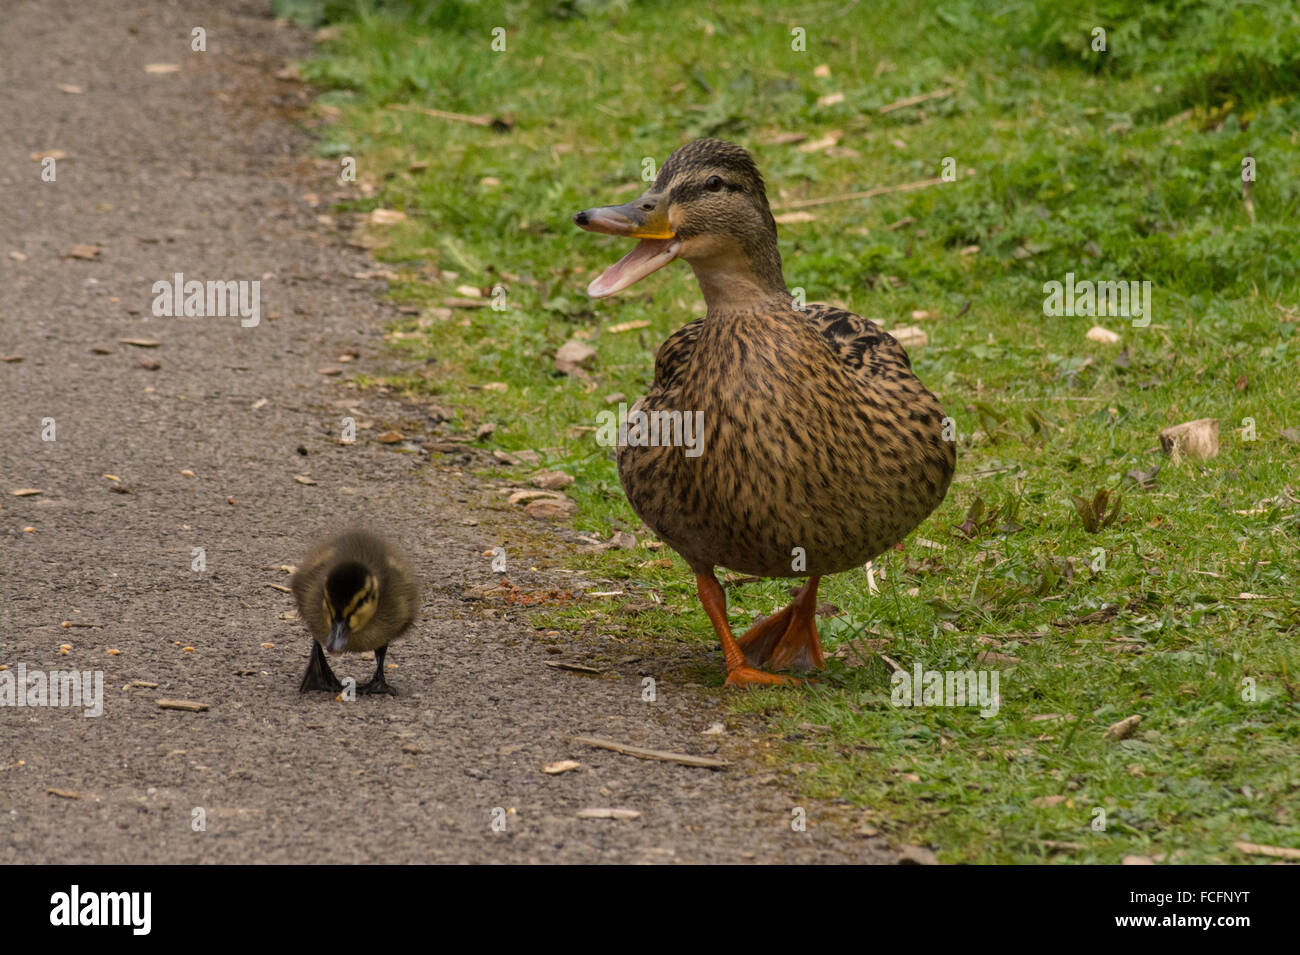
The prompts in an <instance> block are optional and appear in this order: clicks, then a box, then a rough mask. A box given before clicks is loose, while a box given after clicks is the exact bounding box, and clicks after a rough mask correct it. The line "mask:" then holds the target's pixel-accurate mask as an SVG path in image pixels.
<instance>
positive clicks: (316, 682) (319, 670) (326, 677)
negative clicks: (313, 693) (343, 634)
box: [298, 640, 343, 693]
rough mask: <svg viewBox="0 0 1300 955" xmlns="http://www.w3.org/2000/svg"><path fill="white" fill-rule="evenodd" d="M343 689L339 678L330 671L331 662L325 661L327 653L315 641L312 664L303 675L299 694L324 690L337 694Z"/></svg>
mask: <svg viewBox="0 0 1300 955" xmlns="http://www.w3.org/2000/svg"><path fill="white" fill-rule="evenodd" d="M341 689H343V684H342V683H340V682H339V678H338V677H336V676H335V675H334V671H333V670H331V669H330V665H329V661H328V660H326V659H325V651H324V650H322V649H321V645H320V644H319V643H317V642H316V641H315V640H313V641H312V642H311V662H310V663H308V664H307V672H306V673H304V674H303V675H302V683H301V685H299V687H298V692H299V693H306V692H307V691H308V690H324V691H325V692H327V693H337V692H339V691H340V690H341Z"/></svg>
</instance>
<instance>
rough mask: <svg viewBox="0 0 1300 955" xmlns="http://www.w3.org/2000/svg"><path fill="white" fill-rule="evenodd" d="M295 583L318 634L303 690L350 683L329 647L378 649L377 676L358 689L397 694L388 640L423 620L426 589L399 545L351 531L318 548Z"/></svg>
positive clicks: (307, 619) (353, 650)
mask: <svg viewBox="0 0 1300 955" xmlns="http://www.w3.org/2000/svg"><path fill="white" fill-rule="evenodd" d="M289 583H290V588H291V589H292V590H293V596H294V599H295V600H296V601H297V602H298V613H299V614H300V615H301V616H302V619H303V620H304V621H305V622H306V624H307V629H308V630H310V631H311V634H312V636H313V637H314V638H315V640H314V641H313V643H312V648H311V662H310V663H309V664H308V665H307V672H306V673H305V674H303V678H302V684H301V685H300V686H299V687H298V692H300V693H306V692H307V691H308V690H327V691H329V692H332V693H337V692H338V691H339V690H341V689H343V684H342V683H340V682H339V680H338V678H337V677H336V676H335V675H334V671H333V670H331V669H330V665H329V662H328V661H327V660H326V659H325V653H324V651H325V650H328V651H329V652H330V653H331V654H334V655H338V654H340V653H344V652H348V653H358V652H360V651H363V650H374V651H375V675H374V677H373V678H372V679H371V680H370V682H369V683H365V684H363V685H361V686H359V687H357V689H358V690H359V691H360V692H362V693H388V694H391V695H393V696H396V695H397V691H396V690H394V689H393V688H392V687H391V686H389V684H388V682H387V681H386V680H385V679H384V657H385V656H386V655H387V653H388V644H389V643H391V642H392V641H393V640H396V639H397V638H398V637H400V636H401V635H402V634H403V633H404V632H405V631H406V629H407V628H408V627H410V625H411V623H412V622H413V621H414V620H415V614H416V612H417V611H418V610H419V607H420V591H419V585H418V583H417V581H416V579H415V575H414V574H413V573H412V572H411V568H410V565H409V564H408V563H407V562H406V560H405V559H404V558H403V557H401V556H400V555H399V554H398V553H397V551H396V550H395V549H394V548H393V546H392V545H391V544H389V543H388V542H387V541H385V540H383V539H382V538H380V537H377V536H375V535H374V534H371V533H369V532H368V531H362V530H351V531H347V532H345V533H343V534H340V535H339V536H337V537H334V538H332V539H331V540H328V541H324V542H322V543H319V544H317V545H316V546H315V547H313V548H312V550H311V552H310V553H309V554H308V555H307V558H306V560H304V561H303V563H302V566H301V567H299V568H298V570H297V572H296V573H295V574H294V575H293V579H292V580H291V581H290V582H289Z"/></svg>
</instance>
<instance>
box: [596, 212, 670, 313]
mask: <svg viewBox="0 0 1300 955" xmlns="http://www.w3.org/2000/svg"><path fill="white" fill-rule="evenodd" d="M573 221H574V223H575V224H577V225H578V226H579V227H580V228H583V229H586V230H587V231H588V232H604V233H606V234H607V235H625V236H628V237H629V238H633V239H640V240H641V241H640V242H638V243H637V245H636V248H634V249H633V250H632V251H631V252H629V253H628V254H627V255H625V256H623V258H621V259H619V260H618V261H617V262H615V263H614V264H613V265H611V266H610V267H609V268H607V269H606V270H605V271H604V272H602V273H601V274H600V275H599V276H597V278H596V279H595V281H593V282H592V283H591V284H590V285H588V286H587V294H588V295H590V296H591V297H592V298H605V297H606V296H607V295H613V294H614V293H615V292H621V291H622V290H623V289H625V288H627V287H628V286H629V285H631V284H632V283H633V282H639V281H641V279H643V278H645V277H646V276H647V275H649V274H650V273H651V272H655V271H657V270H659V269H662V268H663V267H664V266H665V265H667V264H668V263H669V262H671V261H672V260H673V259H675V258H677V253H678V250H679V249H680V247H681V243H680V242H679V241H678V240H677V236H676V234H674V232H673V229H672V226H671V225H670V224H669V222H668V197H667V196H656V195H653V194H651V193H647V194H646V195H644V196H642V197H641V198H640V199H637V200H635V201H633V202H628V203H624V204H623V205H621V206H600V207H599V208H596V209H584V210H583V211H582V212H579V213H577V214H576V215H574V217H573Z"/></svg>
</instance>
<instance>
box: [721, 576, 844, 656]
mask: <svg viewBox="0 0 1300 955" xmlns="http://www.w3.org/2000/svg"><path fill="white" fill-rule="evenodd" d="M819 583H820V578H817V577H812V578H809V580H808V583H807V584H805V585H804V586H803V588H802V589H801V590H800V591H799V593H798V594H797V595H796V596H795V598H794V600H793V601H792V602H791V603H790V605H789V606H788V607H786V608H785V609H783V610H781V611H780V612H779V613H775V614H773V615H772V616H770V617H768V618H767V619H766V620H760V621H759V622H758V623H756V624H754V625H753V626H752V627H750V628H749V629H748V630H747V631H745V633H744V635H743V636H741V637H740V639H738V640H737V641H736V643H737V644H738V645H739V646H740V648H741V650H742V651H743V652H744V654H745V662H746V663H748V664H749V665H750V666H752V667H760V666H766V667H770V668H771V669H773V670H822V669H825V667H826V663H825V660H824V658H823V657H822V644H821V638H820V636H819V635H818V633H817V585H818V584H819Z"/></svg>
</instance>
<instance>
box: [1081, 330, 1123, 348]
mask: <svg viewBox="0 0 1300 955" xmlns="http://www.w3.org/2000/svg"><path fill="white" fill-rule="evenodd" d="M1084 337H1085V338H1087V339H1088V341H1090V342H1101V343H1102V344H1103V345H1114V344H1115V343H1116V342H1118V341H1119V336H1118V335H1116V334H1115V333H1114V332H1112V331H1111V330H1110V329H1109V328H1102V327H1101V326H1100V325H1094V326H1092V328H1090V329H1088V334H1087V335H1085V336H1084Z"/></svg>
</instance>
